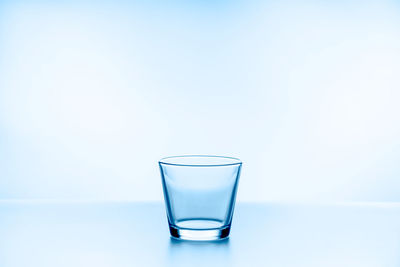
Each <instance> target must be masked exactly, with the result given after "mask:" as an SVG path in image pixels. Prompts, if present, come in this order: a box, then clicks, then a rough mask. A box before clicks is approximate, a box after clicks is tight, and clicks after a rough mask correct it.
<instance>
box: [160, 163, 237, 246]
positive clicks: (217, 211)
mask: <svg viewBox="0 0 400 267" xmlns="http://www.w3.org/2000/svg"><path fill="white" fill-rule="evenodd" d="M159 165H160V170H161V179H162V184H163V190H164V198H165V205H166V210H167V216H168V222H169V229H170V233H171V236H173V237H175V238H179V239H186V240H217V239H222V238H225V237H228V236H229V231H230V227H231V222H232V215H233V209H234V206H235V198H236V191H237V187H238V182H239V176H240V170H241V166H242V162H241V161H240V160H239V159H236V158H230V157H220V156H177V157H167V158H163V159H161V160H160V161H159Z"/></svg>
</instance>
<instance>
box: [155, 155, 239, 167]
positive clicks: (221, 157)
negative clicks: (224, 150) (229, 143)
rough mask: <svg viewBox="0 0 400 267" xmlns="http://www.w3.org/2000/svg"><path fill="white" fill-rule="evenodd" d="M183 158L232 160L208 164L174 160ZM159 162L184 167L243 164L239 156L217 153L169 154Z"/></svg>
mask: <svg viewBox="0 0 400 267" xmlns="http://www.w3.org/2000/svg"><path fill="white" fill-rule="evenodd" d="M181 158H184V159H187V158H209V159H216V160H218V159H220V160H221V161H222V160H225V161H227V160H228V161H230V162H227V163H222V162H216V163H207V164H196V163H190V164H189V163H180V162H179V161H177V162H174V160H179V159H181ZM168 160H172V162H168ZM158 163H159V164H165V165H172V166H182V167H223V166H233V165H242V161H241V160H240V159H238V158H234V157H227V156H216V155H181V156H169V157H164V158H162V159H160V160H159V161H158Z"/></svg>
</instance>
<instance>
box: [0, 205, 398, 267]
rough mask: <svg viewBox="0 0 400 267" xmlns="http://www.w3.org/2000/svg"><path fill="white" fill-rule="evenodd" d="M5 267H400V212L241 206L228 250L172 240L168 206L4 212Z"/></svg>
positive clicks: (1, 258)
mask: <svg viewBox="0 0 400 267" xmlns="http://www.w3.org/2000/svg"><path fill="white" fill-rule="evenodd" d="M0 266H1V267H27V266H29V267H36V266H37V267H47V266H52V267H55V266H57V267H62V266H68V267H72V266H74V267H76V266H85V267H88V266H96V267H101V266H112V267H122V266H124V267H125V266H296V267H297V266H307V267H311V266H318V267H321V266H324V267H328V266H351V267H357V266H362V267H370V266H376V267H391V266H393V267H398V266H400V204H389V203H387V204H384V203H381V204H376V203H375V204H372V203H369V204H368V203H364V204H362V203H361V204H341V205H318V206H316V205H290V204H250V203H247V204H245V203H239V204H238V205H237V207H236V211H235V215H234V221H233V225H232V231H231V236H230V238H229V239H226V240H224V241H220V242H188V241H177V240H174V239H171V238H170V237H169V232H168V227H167V221H166V216H165V211H164V206H163V204H162V203H129V202H126V203H89V202H85V203H78V202H74V203H71V202H48V201H45V202H43V201H39V202H38V201H35V202H29V201H2V202H0Z"/></svg>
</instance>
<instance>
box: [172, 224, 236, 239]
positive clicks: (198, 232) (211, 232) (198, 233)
mask: <svg viewBox="0 0 400 267" xmlns="http://www.w3.org/2000/svg"><path fill="white" fill-rule="evenodd" d="M230 230H231V227H230V226H225V227H221V228H217V229H215V228H214V229H189V228H180V227H177V226H174V225H170V226H169V231H170V233H171V236H172V237H174V238H177V239H182V240H192V241H211V240H221V239H224V238H227V237H228V236H229V232H230Z"/></svg>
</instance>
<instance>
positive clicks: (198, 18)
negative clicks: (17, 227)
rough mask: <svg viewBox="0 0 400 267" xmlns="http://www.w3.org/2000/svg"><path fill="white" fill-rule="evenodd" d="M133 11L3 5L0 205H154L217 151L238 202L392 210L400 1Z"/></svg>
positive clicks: (112, 6) (397, 168)
mask: <svg viewBox="0 0 400 267" xmlns="http://www.w3.org/2000/svg"><path fill="white" fill-rule="evenodd" d="M67 2H68V3H67ZM128 2H131V1H109V2H105V1H102V2H98V1H93V2H90V1H84V2H80V3H79V2H69V1H59V2H57V1H39V0H37V1H2V2H1V3H0V198H3V199H5V198H62V199H64V198H68V199H70V198H72V199H99V200H136V201H157V200H161V199H162V191H161V183H160V177H159V170H158V166H157V160H158V159H159V158H161V157H164V156H170V155H181V154H217V155H228V156H235V157H239V158H241V159H242V160H243V162H244V167H243V172H242V178H241V182H240V187H239V192H238V194H239V195H238V200H239V201H347V200H352V201H399V200H400V194H399V192H400V179H399V175H400V165H399V158H400V116H399V114H400V105H399V100H400V75H399V70H400V4H399V2H396V1H378V0H377V1H271V2H265V1H245V0H242V1H218V0H217V1H138V2H135V3H128ZM299 2H302V3H299Z"/></svg>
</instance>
